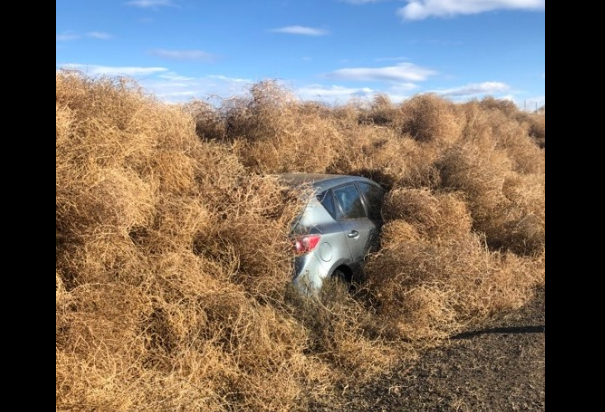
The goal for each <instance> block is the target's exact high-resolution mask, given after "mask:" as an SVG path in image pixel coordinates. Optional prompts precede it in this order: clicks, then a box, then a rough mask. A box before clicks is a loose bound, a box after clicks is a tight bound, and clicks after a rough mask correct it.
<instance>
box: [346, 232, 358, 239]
mask: <svg viewBox="0 0 605 412" xmlns="http://www.w3.org/2000/svg"><path fill="white" fill-rule="evenodd" d="M347 236H348V237H350V238H351V239H354V238H356V237H359V232H358V231H356V230H353V231H351V233H349V234H348V235H347Z"/></svg>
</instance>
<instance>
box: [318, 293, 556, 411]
mask: <svg viewBox="0 0 605 412" xmlns="http://www.w3.org/2000/svg"><path fill="white" fill-rule="evenodd" d="M545 302H546V290H545V288H540V289H539V290H537V291H536V296H535V298H534V299H533V300H532V301H531V302H530V303H529V304H528V305H526V306H525V307H523V308H521V309H520V310H518V311H515V312H512V313H507V314H504V315H502V316H500V317H498V318H497V319H494V320H492V321H490V322H489V323H486V324H485V325H482V327H481V328H476V329H475V330H472V331H468V332H466V333H463V334H460V335H458V336H455V337H453V338H452V339H451V340H450V341H449V342H447V343H446V344H444V345H443V346H440V347H438V348H434V349H430V350H428V351H426V352H425V353H424V354H423V355H422V356H421V357H420V358H419V359H418V360H417V361H415V362H413V363H409V364H402V365H400V366H399V367H397V368H396V369H395V370H396V371H397V372H395V373H392V374H390V375H385V376H382V377H380V378H379V379H377V380H376V381H374V382H372V383H371V384H369V385H366V386H362V387H356V388H351V387H349V388H346V389H345V390H344V391H343V392H344V394H343V397H342V399H341V403H340V404H339V405H334V404H332V405H314V406H313V407H312V408H311V410H313V411H318V412H319V411H321V412H325V411H334V410H338V411H343V412H358V411H359V412H361V411H543V410H545V408H546V394H545V383H546V369H545V362H546V333H545V332H546V329H545V321H546V310H545V309H546V303H545Z"/></svg>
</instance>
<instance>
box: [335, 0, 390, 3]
mask: <svg viewBox="0 0 605 412" xmlns="http://www.w3.org/2000/svg"><path fill="white" fill-rule="evenodd" d="M342 1H344V2H345V3H351V4H368V3H378V2H379V1H385V0H342Z"/></svg>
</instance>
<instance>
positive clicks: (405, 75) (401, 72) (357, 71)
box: [326, 63, 437, 82]
mask: <svg viewBox="0 0 605 412" xmlns="http://www.w3.org/2000/svg"><path fill="white" fill-rule="evenodd" d="M435 74H437V72H435V71H433V70H431V69H427V68H424V67H420V66H417V65H415V64H412V63H399V64H397V65H396V66H389V67H377V68H369V67H358V68H347V69H340V70H336V71H334V72H331V73H328V74H326V77H328V78H332V79H339V80H347V81H372V82H379V81H388V82H418V81H424V80H426V79H428V78H429V77H430V76H433V75H435Z"/></svg>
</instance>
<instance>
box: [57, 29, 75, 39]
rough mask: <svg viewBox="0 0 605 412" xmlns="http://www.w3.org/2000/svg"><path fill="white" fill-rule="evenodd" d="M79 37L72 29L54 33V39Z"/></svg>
mask: <svg viewBox="0 0 605 412" xmlns="http://www.w3.org/2000/svg"><path fill="white" fill-rule="evenodd" d="M79 38H80V35H78V34H77V33H74V32H72V31H65V32H63V33H60V34H55V39H56V40H55V41H70V40H76V39H79Z"/></svg>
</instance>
